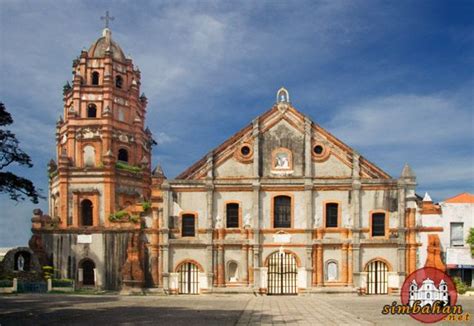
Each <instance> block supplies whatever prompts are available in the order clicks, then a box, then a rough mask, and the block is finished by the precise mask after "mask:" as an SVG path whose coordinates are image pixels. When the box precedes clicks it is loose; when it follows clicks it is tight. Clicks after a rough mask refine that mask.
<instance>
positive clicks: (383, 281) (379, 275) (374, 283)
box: [367, 260, 388, 294]
mask: <svg viewBox="0 0 474 326" xmlns="http://www.w3.org/2000/svg"><path fill="white" fill-rule="evenodd" d="M387 272H388V268H387V265H386V264H385V263H384V262H382V261H379V260H376V261H373V262H371V263H370V264H369V265H368V266H367V294H387V293H388V275H387Z"/></svg>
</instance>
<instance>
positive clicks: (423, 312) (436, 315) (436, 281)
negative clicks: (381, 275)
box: [400, 267, 458, 323]
mask: <svg viewBox="0 0 474 326" xmlns="http://www.w3.org/2000/svg"><path fill="white" fill-rule="evenodd" d="M400 296H401V301H402V304H404V305H409V306H410V307H411V309H412V310H411V311H412V313H410V316H411V317H413V318H415V319H416V320H418V321H421V322H424V323H435V322H437V321H440V320H441V319H443V318H444V317H446V315H447V314H446V313H443V312H442V311H443V308H444V307H447V306H454V305H455V304H456V302H457V300H458V293H457V291H456V286H455V285H454V283H453V281H452V280H451V277H449V275H447V274H445V273H444V272H443V271H441V270H439V269H437V268H432V267H424V268H420V269H417V270H416V271H414V272H413V273H411V274H410V275H409V276H408V277H407V278H406V279H405V282H404V283H403V286H402V290H401V294H400ZM414 311H418V312H417V313H414ZM445 311H446V309H445Z"/></svg>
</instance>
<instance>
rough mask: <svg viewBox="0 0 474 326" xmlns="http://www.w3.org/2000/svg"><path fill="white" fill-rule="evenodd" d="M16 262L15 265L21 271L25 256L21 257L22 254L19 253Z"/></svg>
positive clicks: (23, 266)
mask: <svg viewBox="0 0 474 326" xmlns="http://www.w3.org/2000/svg"><path fill="white" fill-rule="evenodd" d="M16 263H17V265H16V266H17V268H18V270H19V271H20V272H23V271H24V269H25V257H23V255H22V254H20V255H19V256H18V259H17V261H16Z"/></svg>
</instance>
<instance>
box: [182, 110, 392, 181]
mask: <svg viewBox="0 0 474 326" xmlns="http://www.w3.org/2000/svg"><path fill="white" fill-rule="evenodd" d="M305 135H310V136H309V137H311V144H312V146H315V145H318V144H321V146H323V147H324V148H325V150H327V151H328V152H329V154H328V155H327V157H322V159H321V160H319V159H318V157H317V155H315V157H313V158H314V160H313V163H314V164H315V166H316V169H318V170H319V169H320V170H321V171H323V170H324V169H326V170H327V171H328V172H327V173H329V174H330V173H331V172H332V173H340V175H335V176H332V177H350V176H351V173H352V165H353V161H354V157H355V156H357V157H359V154H358V153H357V152H355V151H354V150H353V149H352V148H351V147H349V146H348V145H346V144H345V143H343V142H342V141H341V140H339V139H337V138H336V137H335V136H333V135H332V134H331V133H330V132H328V131H327V130H325V129H324V128H322V127H321V126H319V125H318V124H316V123H314V122H312V121H311V120H310V119H309V118H308V117H306V116H305V115H303V114H302V113H300V112H299V111H298V110H297V109H295V108H294V107H292V106H291V105H278V104H277V105H275V106H273V107H272V108H271V109H270V110H268V111H267V112H265V113H264V114H262V115H261V116H259V117H257V118H256V119H254V121H253V122H252V123H250V124H249V125H247V126H245V127H244V128H243V129H241V130H240V131H238V132H237V133H236V134H234V135H233V136H232V137H230V138H229V139H228V140H226V141H225V142H224V143H222V144H221V145H219V146H218V147H216V148H215V149H213V150H212V151H210V152H209V153H208V154H207V155H205V156H204V157H203V158H201V159H200V160H199V161H197V162H196V163H195V164H193V165H192V166H191V167H190V168H188V169H187V170H186V171H184V172H183V173H181V174H180V175H179V176H178V177H176V179H185V180H199V179H206V178H209V177H217V178H219V177H224V176H226V177H231V176H233V177H249V178H250V177H253V174H252V171H253V168H252V166H253V159H252V155H253V143H254V140H255V139H256V137H259V141H260V143H261V147H262V148H261V151H262V153H260V154H261V155H262V154H265V155H267V156H269V155H270V150H271V149H272V148H275V147H281V148H285V147H291V148H292V151H294V152H295V153H294V154H293V155H294V156H295V158H294V160H295V168H298V167H299V166H300V165H301V166H302V165H303V162H304V159H303V160H301V159H299V158H298V157H297V155H299V154H301V155H304V153H303V148H304V146H305V145H304V144H305ZM243 147H248V148H243ZM266 149H267V152H265V150H266ZM313 149H314V147H313ZM298 151H299V152H300V153H298ZM244 154H246V155H247V156H248V159H247V156H246V155H244ZM261 161H262V160H261ZM359 162H360V177H361V178H366V179H390V178H391V177H390V176H389V175H388V174H387V173H386V172H384V171H383V170H382V169H380V168H378V167H377V166H375V165H374V164H373V163H371V162H369V161H368V160H366V159H365V158H363V157H362V156H360V157H359ZM300 170H301V171H302V167H300ZM211 171H214V176H213V175H212V173H211ZM301 171H300V172H301ZM334 171H336V172H334ZM295 172H298V171H297V169H295ZM232 173H234V174H235V175H232ZM264 174H265V172H264ZM295 176H297V173H296V175H295ZM315 177H318V175H317V174H316V175H315Z"/></svg>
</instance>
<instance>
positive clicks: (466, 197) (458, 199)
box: [444, 192, 474, 204]
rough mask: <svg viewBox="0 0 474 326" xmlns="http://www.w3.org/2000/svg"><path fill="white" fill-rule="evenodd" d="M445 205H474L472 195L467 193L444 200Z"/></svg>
mask: <svg viewBox="0 0 474 326" xmlns="http://www.w3.org/2000/svg"><path fill="white" fill-rule="evenodd" d="M444 202H445V203H459V204H461V203H462V204H474V195H473V194H470V193H468V192H463V193H462V194H459V195H456V196H454V197H451V198H448V199H446V200H444Z"/></svg>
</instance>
